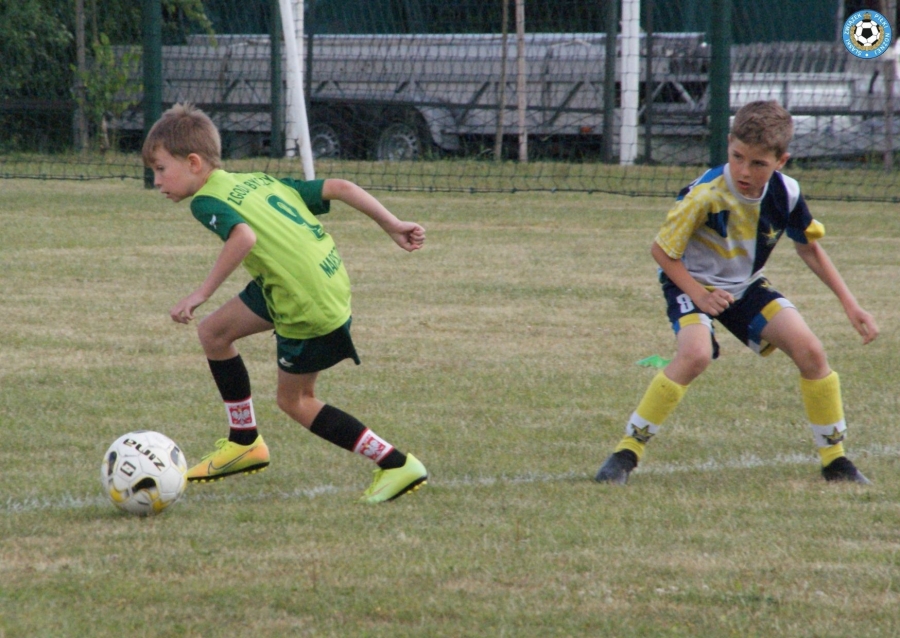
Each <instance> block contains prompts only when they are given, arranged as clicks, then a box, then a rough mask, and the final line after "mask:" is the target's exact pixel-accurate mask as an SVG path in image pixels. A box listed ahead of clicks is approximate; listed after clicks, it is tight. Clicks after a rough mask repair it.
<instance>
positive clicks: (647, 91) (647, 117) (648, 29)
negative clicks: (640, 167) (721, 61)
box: [644, 0, 655, 164]
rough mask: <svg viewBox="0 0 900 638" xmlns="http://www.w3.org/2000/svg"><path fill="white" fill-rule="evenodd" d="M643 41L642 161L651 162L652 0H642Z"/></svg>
mask: <svg viewBox="0 0 900 638" xmlns="http://www.w3.org/2000/svg"><path fill="white" fill-rule="evenodd" d="M644 10H645V12H646V13H645V14H644V32H645V34H646V36H645V39H644V42H645V43H646V45H647V52H646V54H645V55H646V57H645V58H644V59H645V61H646V64H647V67H646V71H645V75H646V77H645V78H644V163H645V164H652V163H653V91H654V90H655V87H654V85H653V0H644Z"/></svg>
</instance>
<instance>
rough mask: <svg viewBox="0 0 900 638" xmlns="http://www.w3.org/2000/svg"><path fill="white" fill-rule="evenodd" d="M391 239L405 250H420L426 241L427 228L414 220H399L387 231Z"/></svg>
mask: <svg viewBox="0 0 900 638" xmlns="http://www.w3.org/2000/svg"><path fill="white" fill-rule="evenodd" d="M387 234H388V235H390V236H391V239H393V240H394V242H395V243H396V244H397V245H398V246H400V248H402V249H403V250H407V251H409V252H412V251H414V250H419V249H420V248H421V247H422V245H423V244H424V243H425V229H424V228H422V227H421V226H419V225H418V224H416V223H414V222H399V223H398V224H397V225H396V226H395V227H394V228H391V229H390V230H388V231H387Z"/></svg>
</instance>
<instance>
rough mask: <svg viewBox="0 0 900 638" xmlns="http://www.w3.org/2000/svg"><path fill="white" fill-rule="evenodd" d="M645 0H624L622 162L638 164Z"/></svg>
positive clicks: (620, 141) (620, 132) (620, 150)
mask: <svg viewBox="0 0 900 638" xmlns="http://www.w3.org/2000/svg"><path fill="white" fill-rule="evenodd" d="M640 62H641V0H622V57H621V58H620V63H621V65H622V67H621V69H620V76H619V77H620V78H621V83H622V122H621V128H620V129H619V163H620V164H622V165H626V166H629V165H631V164H634V160H635V159H636V158H637V155H638V106H639V103H640V87H641V70H640Z"/></svg>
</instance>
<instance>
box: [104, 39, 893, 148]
mask: <svg viewBox="0 0 900 638" xmlns="http://www.w3.org/2000/svg"><path fill="white" fill-rule="evenodd" d="M605 42H606V38H605V34H544V33H539V34H528V35H526V39H525V55H526V69H527V82H526V90H527V96H526V97H527V104H528V107H527V111H526V115H525V127H526V129H527V132H528V134H529V136H531V138H532V139H536V140H537V141H539V142H553V143H556V144H557V145H560V146H563V147H570V146H572V145H591V144H594V145H596V144H598V143H599V141H600V140H601V138H602V132H603V114H604V108H603V94H604V75H605V73H604V70H605V56H606V44H605ZM840 48H842V47H841V45H840V43H837V44H834V45H833V44H832V43H788V44H768V45H744V46H735V47H733V49H732V69H733V74H732V80H731V101H732V106H733V107H736V106H740V105H741V104H742V103H744V102H746V101H749V100H751V99H777V100H779V101H780V102H782V103H784V104H786V105H787V106H788V107H789V108H792V109H795V113H796V114H797V115H798V133H803V134H804V135H808V136H809V139H807V140H806V141H805V142H801V143H799V146H798V147H797V148H795V149H794V154H795V156H798V155H816V154H822V153H826V154H827V153H833V152H834V149H833V145H830V144H822V142H828V141H829V140H833V139H834V130H835V128H837V127H847V128H848V130H854V131H860V130H862V129H865V128H866V126H867V125H866V124H865V122H867V121H869V120H872V119H873V118H875V119H876V120H877V118H878V117H879V116H883V112H884V111H883V102H884V99H883V93H882V94H879V92H878V91H879V87H880V83H878V84H879V86H873V83H872V74H873V72H874V71H873V69H875V66H874V65H873V64H872V62H871V61H862V60H858V59H856V58H853V56H851V55H849V54H848V53H847V52H846V51H843V52H841V51H840V50H839V49H840ZM303 51H304V53H308V52H309V49H308V48H307V47H306V46H304V48H303ZM641 51H642V57H643V56H644V55H645V53H646V39H645V38H644V37H643V36H642V38H641ZM311 53H312V55H311V59H310V60H309V61H308V64H307V66H306V68H305V69H304V70H305V71H306V72H308V73H309V78H307V86H308V89H309V90H308V95H309V97H308V99H309V103H308V111H309V118H308V119H309V123H310V137H311V140H312V145H313V153H314V155H315V156H316V157H354V158H369V159H376V160H401V159H415V158H417V157H422V156H426V155H428V154H429V153H432V152H446V153H460V152H464V153H465V152H477V151H478V150H483V149H489V148H493V140H494V136H495V135H496V132H497V129H498V124H499V123H500V122H499V114H500V113H501V112H502V114H503V123H502V124H503V130H504V132H505V136H507V137H510V138H512V137H514V136H515V135H517V134H518V119H517V118H518V113H517V111H516V108H517V102H518V99H517V95H516V87H517V78H516V44H515V38H514V37H510V38H509V40H508V43H507V50H506V83H505V104H504V107H503V109H500V108H499V107H498V105H499V101H500V94H501V89H502V87H501V84H502V82H501V77H502V76H503V73H502V65H503V55H502V54H503V45H502V39H501V36H499V35H458V34H457V35H317V36H315V37H314V38H313V46H312V51H311ZM709 53H710V51H709V47H708V46H707V45H706V44H705V42H704V39H703V34H699V33H686V34H672V33H665V34H655V35H654V37H653V49H652V67H653V70H652V79H651V80H652V81H651V83H650V84H649V85H648V84H647V78H646V65H645V64H644V63H643V59H642V64H641V65H640V69H641V78H640V82H641V87H642V96H643V97H642V107H641V110H640V113H639V117H640V118H641V119H642V120H643V117H644V113H645V109H646V99H644V98H645V97H646V94H647V92H648V90H649V91H650V92H651V95H652V96H653V99H652V123H653V128H652V136H651V139H652V148H653V149H655V150H654V151H653V152H654V156H655V157H664V156H665V157H668V156H672V155H673V154H674V155H675V156H676V157H677V158H678V161H680V162H685V163H688V162H690V163H703V162H704V161H705V158H706V152H707V151H706V136H707V134H708V131H707V104H708V91H709V82H708V67H709V57H710V56H709ZM270 55H271V49H270V43H269V38H268V36H255V35H254V36H242V35H225V36H222V35H220V36H216V37H215V38H214V39H212V38H209V37H207V36H193V37H192V38H191V39H190V40H189V42H188V44H186V45H179V46H164V47H163V51H162V66H163V102H164V103H166V104H171V103H174V102H179V101H190V102H193V103H195V104H198V105H200V106H201V107H202V108H204V109H205V110H207V111H208V112H209V113H210V114H211V115H212V116H213V118H214V120H215V121H216V124H217V125H218V126H219V127H220V129H221V130H222V132H223V136H224V137H225V138H226V139H228V140H233V139H237V138H240V139H242V140H244V141H248V140H249V141H252V142H254V143H255V145H256V147H257V148H252V149H250V151H251V152H253V151H256V152H260V151H262V150H263V149H262V148H260V146H261V145H263V144H264V141H265V140H266V139H268V137H269V136H270V134H271V126H272V125H271V122H272V117H271V114H272V90H271V65H270ZM619 66H620V68H621V65H619ZM283 68H286V66H285V67H283ZM648 87H649V88H648ZM130 97H131V98H132V99H133V100H135V102H136V103H138V102H139V100H140V95H139V94H132V95H131V96H130ZM615 113H616V118H617V122H616V126H614V127H613V128H614V130H615V131H616V135H617V134H618V118H619V111H618V109H616V111H615ZM880 121H881V122H882V126H883V118H882V119H881V120H880ZM113 127H115V128H119V129H122V130H142V129H143V122H142V115H141V111H140V108H139V107H136V108H133V109H132V110H130V111H128V112H127V113H126V114H125V115H124V116H123V117H121V118H118V119H117V120H116V121H115V122H113ZM868 127H869V128H871V127H872V122H869V125H868ZM639 132H640V134H641V135H643V134H644V132H645V131H644V127H643V125H641V126H640V131H639ZM849 137H852V136H848V138H849ZM798 142H799V140H798ZM848 142H850V140H849V139H848ZM615 143H617V140H614V144H615ZM288 144H289V145H290V144H291V142H290V141H289V142H288ZM232 146H236V145H232ZM857 147H859V143H850V144H849V145H848V146H847V147H846V150H848V151H853V150H854V149H856V148H857ZM640 148H643V142H641V144H640ZM798 151H799V152H798Z"/></svg>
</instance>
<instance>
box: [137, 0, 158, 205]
mask: <svg viewBox="0 0 900 638" xmlns="http://www.w3.org/2000/svg"><path fill="white" fill-rule="evenodd" d="M141 18H142V22H143V25H142V26H143V36H142V40H141V42H142V45H143V50H144V51H143V56H142V61H143V65H144V104H143V111H144V137H146V136H147V133H149V132H150V128H151V127H152V126H153V125H154V124H155V123H156V121H157V120H158V119H159V118H160V116H161V115H162V0H143V5H142V14H141ZM144 186H145V187H147V188H153V170H152V169H150V168H144Z"/></svg>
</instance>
